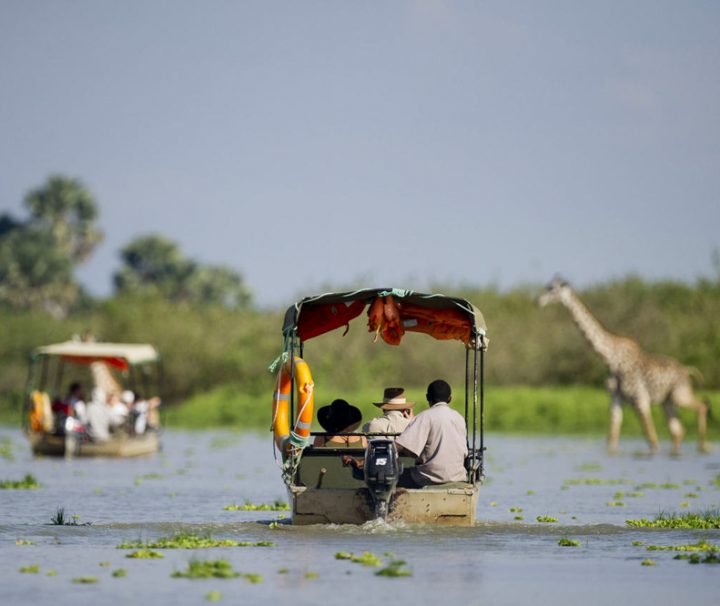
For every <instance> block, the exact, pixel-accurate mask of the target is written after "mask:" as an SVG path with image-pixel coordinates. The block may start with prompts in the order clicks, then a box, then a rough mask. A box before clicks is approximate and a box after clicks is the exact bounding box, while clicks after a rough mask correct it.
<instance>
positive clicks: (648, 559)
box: [640, 558, 657, 566]
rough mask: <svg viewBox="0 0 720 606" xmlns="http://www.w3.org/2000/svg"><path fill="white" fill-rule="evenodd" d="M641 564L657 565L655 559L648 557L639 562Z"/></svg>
mask: <svg viewBox="0 0 720 606" xmlns="http://www.w3.org/2000/svg"><path fill="white" fill-rule="evenodd" d="M640 564H641V565H642V566H657V562H656V561H655V560H651V559H650V558H645V559H644V560H643V561H642V562H640Z"/></svg>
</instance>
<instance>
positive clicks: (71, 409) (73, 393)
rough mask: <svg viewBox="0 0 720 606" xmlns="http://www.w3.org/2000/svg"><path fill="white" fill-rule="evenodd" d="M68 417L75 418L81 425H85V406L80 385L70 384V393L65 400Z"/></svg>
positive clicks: (83, 391)
mask: <svg viewBox="0 0 720 606" xmlns="http://www.w3.org/2000/svg"><path fill="white" fill-rule="evenodd" d="M65 404H66V405H67V408H66V411H67V415H68V416H72V417H75V418H76V419H77V420H78V421H80V422H81V423H82V424H83V425H85V424H86V423H87V405H86V404H85V390H84V389H83V386H82V384H81V383H77V382H75V383H71V384H70V391H69V392H68V396H67V398H66V399H65Z"/></svg>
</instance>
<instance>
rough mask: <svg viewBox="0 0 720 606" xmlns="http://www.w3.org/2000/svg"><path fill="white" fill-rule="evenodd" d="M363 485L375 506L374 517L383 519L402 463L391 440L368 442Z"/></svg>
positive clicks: (380, 439)
mask: <svg viewBox="0 0 720 606" xmlns="http://www.w3.org/2000/svg"><path fill="white" fill-rule="evenodd" d="M363 469H364V472H365V484H367V487H368V491H369V492H370V496H371V497H372V500H373V503H374V505H375V517H376V518H382V519H385V518H386V517H387V514H388V509H389V504H390V499H391V498H392V496H393V494H394V493H395V487H396V486H397V483H398V480H399V479H400V474H401V473H402V463H401V462H400V458H399V457H398V453H397V447H396V446H395V442H394V441H393V440H389V439H387V438H375V439H373V440H370V441H369V442H368V446H367V450H366V451H365V466H364V467H363Z"/></svg>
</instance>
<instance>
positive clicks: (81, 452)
mask: <svg viewBox="0 0 720 606" xmlns="http://www.w3.org/2000/svg"><path fill="white" fill-rule="evenodd" d="M28 438H29V440H30V446H31V448H32V451H33V454H35V455H43V456H57V457H63V456H65V457H140V456H145V455H149V454H153V453H155V452H158V451H159V450H160V434H159V433H158V432H156V431H150V432H148V433H145V434H142V435H139V436H130V435H127V434H117V435H114V436H112V437H111V438H110V439H109V440H106V441H104V442H90V441H78V440H77V439H76V438H74V437H73V436H58V435H52V434H47V433H42V432H29V433H28Z"/></svg>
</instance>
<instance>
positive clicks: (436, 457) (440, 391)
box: [395, 379, 468, 488]
mask: <svg viewBox="0 0 720 606" xmlns="http://www.w3.org/2000/svg"><path fill="white" fill-rule="evenodd" d="M426 398H427V401H428V405H429V408H428V409H427V410H424V411H423V412H421V413H419V414H418V415H417V416H416V417H415V418H414V419H413V420H412V421H411V422H410V424H409V425H408V426H407V427H406V428H405V431H403V432H402V433H401V434H400V435H399V436H398V437H397V438H396V440H395V444H396V446H397V448H398V453H399V454H410V455H411V456H414V457H415V458H416V463H415V465H414V466H413V467H410V468H408V469H406V470H405V471H404V472H403V473H402V475H401V476H400V481H399V482H398V486H401V487H404V488H422V487H423V486H427V485H429V484H445V483H448V482H464V481H466V480H467V470H466V469H465V457H467V454H468V448H467V431H466V428H465V419H464V418H463V417H462V415H461V414H460V413H458V412H457V411H455V410H453V409H452V408H450V401H451V400H452V390H451V388H450V385H449V384H448V383H447V382H445V381H443V380H442V379H438V380H436V381H433V382H432V383H430V385H428V388H427V394H426Z"/></svg>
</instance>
